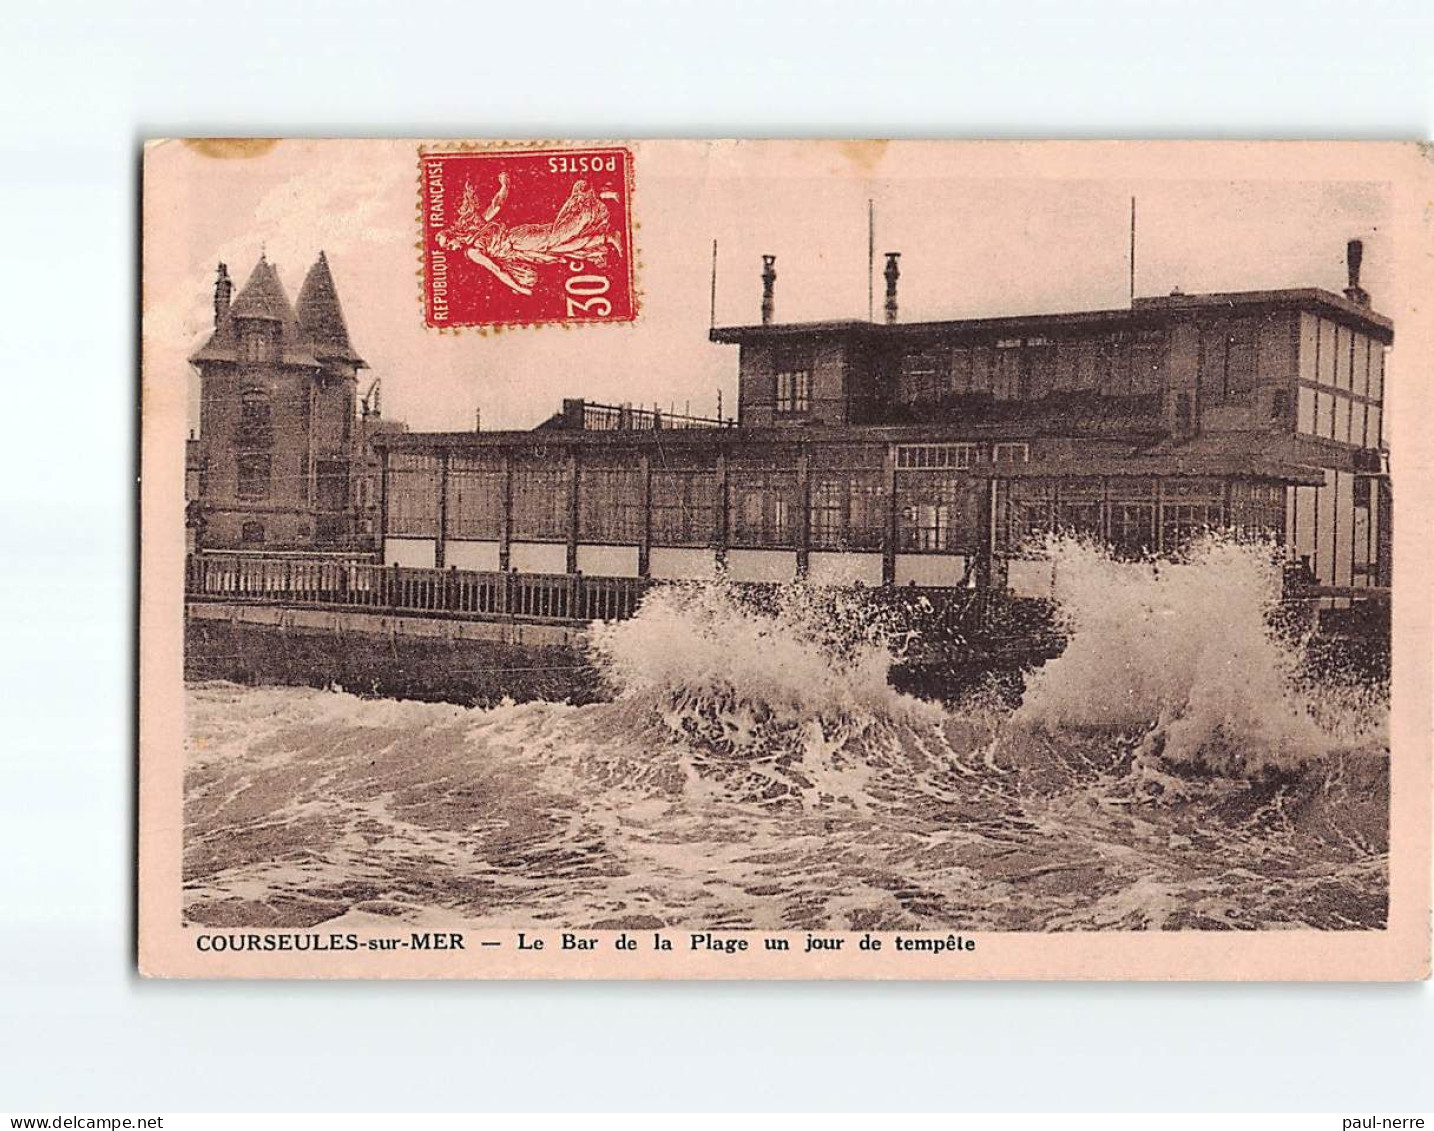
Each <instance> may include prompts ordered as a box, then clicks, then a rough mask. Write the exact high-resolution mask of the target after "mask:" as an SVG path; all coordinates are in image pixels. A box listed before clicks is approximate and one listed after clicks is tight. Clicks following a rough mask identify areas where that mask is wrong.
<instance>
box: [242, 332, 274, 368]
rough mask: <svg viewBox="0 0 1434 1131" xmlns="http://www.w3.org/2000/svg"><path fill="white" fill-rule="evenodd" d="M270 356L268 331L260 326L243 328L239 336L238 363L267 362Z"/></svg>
mask: <svg viewBox="0 0 1434 1131" xmlns="http://www.w3.org/2000/svg"><path fill="white" fill-rule="evenodd" d="M271 354H272V349H271V343H270V340H269V332H268V330H267V329H266V328H265V327H264V326H262V325H258V326H254V325H249V326H245V327H244V329H243V330H242V331H241V333H240V335H239V360H240V361H251V362H252V361H268V360H269V358H270V356H271Z"/></svg>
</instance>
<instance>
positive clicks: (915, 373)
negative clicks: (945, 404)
mask: <svg viewBox="0 0 1434 1131" xmlns="http://www.w3.org/2000/svg"><path fill="white" fill-rule="evenodd" d="M946 362H947V358H946V356H945V354H944V353H942V352H941V351H938V350H917V351H915V352H912V353H908V354H905V355H903V356H902V358H901V378H900V381H899V383H898V385H897V395H898V396H899V398H900V399H901V400H903V401H905V402H906V403H908V404H910V403H911V402H913V401H934V400H937V399H939V398H940V397H941V395H942V394H943V393H944V392H946V386H947V372H946V370H947V364H946Z"/></svg>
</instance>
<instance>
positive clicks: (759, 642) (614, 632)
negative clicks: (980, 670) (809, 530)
mask: <svg viewBox="0 0 1434 1131" xmlns="http://www.w3.org/2000/svg"><path fill="white" fill-rule="evenodd" d="M905 644H906V639H905V638H904V637H903V636H902V635H901V634H900V633H899V632H898V631H897V630H896V629H895V627H894V624H893V622H892V621H891V620H889V619H885V618H883V617H882V616H881V615H880V613H879V612H878V611H876V610H874V609H872V608H871V607H870V606H868V605H867V604H866V603H864V601H863V600H862V597H861V596H860V595H859V594H858V593H843V592H840V591H831V590H826V591H823V590H817V589H812V588H808V587H806V586H800V585H794V586H788V587H785V588H784V589H782V590H781V591H779V592H778V593H776V594H775V605H774V606H773V607H771V608H759V607H756V606H755V605H753V604H751V603H749V602H747V601H744V600H743V599H742V596H741V594H740V593H739V591H738V590H736V589H735V588H734V587H732V586H729V585H726V584H723V583H714V584H701V585H675V586H670V587H667V588H664V589H659V590H657V591H655V592H653V593H651V594H649V595H648V596H647V598H646V599H644V601H643V603H642V607H641V609H640V610H639V611H638V614H637V616H635V617H633V618H632V619H631V620H626V621H617V622H611V623H599V624H596V625H594V626H593V630H592V637H591V643H590V651H591V654H592V655H593V657H594V659H595V660H596V662H597V665H598V667H599V670H601V671H602V672H603V673H604V675H605V676H606V677H607V678H608V680H609V681H610V682H611V683H612V685H613V687H614V689H615V690H616V691H617V692H618V694H619V695H633V694H640V693H652V692H659V693H667V694H670V695H672V696H673V697H676V698H691V697H713V698H716V699H720V700H723V701H725V702H733V703H741V704H748V705H752V706H754V707H756V708H757V709H759V710H761V709H765V710H768V711H770V712H773V713H776V714H779V715H782V716H785V717H798V716H803V717H805V716H818V717H827V718H836V717H840V716H846V715H851V714H853V713H864V714H869V715H885V716H894V717H903V718H925V719H926V720H927V721H932V722H934V721H936V720H937V719H938V718H939V713H938V712H936V710H935V709H934V708H932V707H931V706H930V705H929V704H925V703H922V702H921V701H920V700H917V699H914V698H912V697H910V696H907V695H903V694H901V693H900V692H897V691H895V690H893V689H892V688H891V686H890V685H889V684H888V683H887V674H888V672H889V671H890V669H891V666H892V664H893V663H894V662H896V661H897V660H898V659H899V658H900V655H901V652H902V650H903V648H904V646H905Z"/></svg>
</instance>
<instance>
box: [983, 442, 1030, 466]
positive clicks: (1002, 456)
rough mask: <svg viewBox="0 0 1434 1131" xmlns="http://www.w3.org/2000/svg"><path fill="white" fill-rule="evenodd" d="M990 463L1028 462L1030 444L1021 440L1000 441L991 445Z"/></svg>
mask: <svg viewBox="0 0 1434 1131" xmlns="http://www.w3.org/2000/svg"><path fill="white" fill-rule="evenodd" d="M991 462H992V463H998V464H999V463H1030V462H1031V445H1030V444H1028V443H1025V442H1024V441H1021V442H1020V443H1002V444H993V445H992V446H991Z"/></svg>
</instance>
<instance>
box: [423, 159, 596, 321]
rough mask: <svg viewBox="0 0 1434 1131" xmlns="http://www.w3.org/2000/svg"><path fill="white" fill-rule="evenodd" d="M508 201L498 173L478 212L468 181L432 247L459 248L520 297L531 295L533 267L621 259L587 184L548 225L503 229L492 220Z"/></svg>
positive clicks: (504, 183) (503, 180)
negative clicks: (609, 253)
mask: <svg viewBox="0 0 1434 1131" xmlns="http://www.w3.org/2000/svg"><path fill="white" fill-rule="evenodd" d="M507 199H508V174H507V173H499V174H498V191H497V192H496V193H494V195H493V199H492V201H491V202H490V203H489V205H488V207H487V208H480V207H479V203H478V193H477V190H476V189H475V188H474V186H473V182H472V181H469V182H467V184H465V185H464V187H463V201H462V203H461V204H460V205H459V207H458V218H457V220H455V221H454V223H453V225H452V227H450V228H448V229H447V230H446V231H444V232H442V233H440V234H439V236H438V241H437V242H438V246H439V247H442V248H445V249H447V250H450V251H456V250H458V249H460V248H461V249H462V250H463V253H464V254H465V255H467V256H468V258H469V259H471V260H472V261H473V262H474V263H476V264H478V265H479V266H480V267H483V268H484V269H486V270H488V271H491V272H492V273H493V275H494V276H495V277H496V278H497V279H499V280H500V281H501V282H502V283H504V284H505V285H506V286H508V287H510V288H512V289H513V290H514V291H516V292H517V293H518V294H520V295H530V294H532V293H533V284H534V283H536V282H537V281H538V272H537V271H536V270H535V269H534V268H535V267H536V266H538V265H542V264H548V263H560V262H562V261H563V260H565V259H576V260H580V261H582V262H584V263H592V264H594V265H596V266H598V267H605V266H606V265H607V250H608V248H612V250H613V251H614V252H615V253H616V254H618V255H621V254H622V241H621V238H620V237H619V235H618V234H617V233H616V232H613V231H611V230H610V228H611V226H612V217H611V215H610V213H609V212H608V207H607V204H606V203H604V201H603V200H602V199H601V198H599V196H598V195H597V194H596V193H594V192H593V191H592V189H591V188H590V187H589V185H588V183H587V181H576V182H574V183H573V189H572V192H571V193H569V194H568V199H567V200H566V201H564V202H563V206H562V207H561V208H560V209H558V214H557V216H556V217H555V218H554V219H553V221H552V223H550V224H518V225H515V226H513V227H509V226H508V225H507V224H505V223H503V222H502V221H501V220H498V219H496V217H497V215H498V212H499V211H500V210H501V209H502V207H503V204H504V203H505V202H506V201H507Z"/></svg>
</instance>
